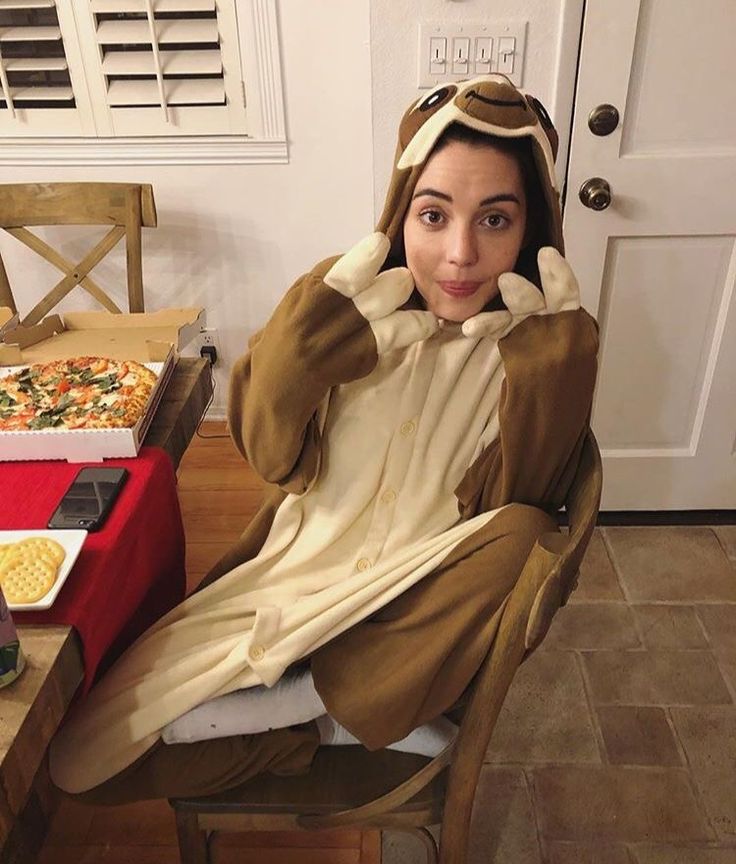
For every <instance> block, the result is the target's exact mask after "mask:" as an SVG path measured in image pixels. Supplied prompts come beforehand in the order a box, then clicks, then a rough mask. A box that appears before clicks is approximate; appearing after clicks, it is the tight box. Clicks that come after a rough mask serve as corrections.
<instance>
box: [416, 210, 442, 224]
mask: <svg viewBox="0 0 736 864" xmlns="http://www.w3.org/2000/svg"><path fill="white" fill-rule="evenodd" d="M419 218H420V219H421V220H422V222H424V224H425V225H439V224H440V223H441V222H442V214H441V213H440V211H439V210H423V211H422V212H421V213H420V214H419Z"/></svg>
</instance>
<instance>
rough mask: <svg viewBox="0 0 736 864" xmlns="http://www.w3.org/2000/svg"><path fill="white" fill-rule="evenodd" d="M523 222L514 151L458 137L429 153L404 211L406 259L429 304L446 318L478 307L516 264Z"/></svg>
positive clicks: (470, 312) (463, 315) (454, 318)
mask: <svg viewBox="0 0 736 864" xmlns="http://www.w3.org/2000/svg"><path fill="white" fill-rule="evenodd" d="M525 228H526V197H525V195H524V181H523V178H522V174H521V168H520V166H519V163H518V161H517V159H516V158H515V157H514V156H512V155H510V154H508V153H504V152H503V151H501V150H497V149H496V148H495V147H493V146H491V145H488V146H482V147H478V146H473V145H470V144H467V143H465V142H460V141H451V142H450V143H449V144H447V145H446V146H445V147H443V148H442V149H441V150H439V152H437V153H435V154H434V155H433V156H431V157H430V159H429V161H428V162H427V164H426V165H425V167H424V171H422V173H421V175H420V176H419V180H418V182H417V185H416V188H415V190H414V196H413V198H412V200H411V204H410V206H409V209H408V211H407V214H406V216H405V218H404V248H405V252H406V266H407V267H408V268H409V270H410V271H411V273H412V275H413V277H414V282H415V283H416V286H417V289H418V291H419V293H420V294H421V295H422V297H423V298H424V301H425V303H426V306H427V308H428V309H429V310H430V311H432V312H434V314H435V315H436V316H437V317H438V318H444V319H445V320H448V321H465V319H466V318H470V317H471V316H473V315H475V314H477V313H478V312H480V311H481V310H482V309H483V307H484V306H485V305H486V303H488V301H489V300H491V298H493V297H494V296H495V295H496V294H497V293H498V277H499V276H500V275H501V273H506V272H507V271H509V270H513V268H514V265H515V264H516V259H517V257H518V255H519V252H520V250H521V244H522V241H523V239H524V232H525Z"/></svg>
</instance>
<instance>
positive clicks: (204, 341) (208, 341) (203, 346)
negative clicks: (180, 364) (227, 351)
mask: <svg viewBox="0 0 736 864" xmlns="http://www.w3.org/2000/svg"><path fill="white" fill-rule="evenodd" d="M219 355H220V340H219V336H218V333H217V330H216V329H215V328H214V327H203V328H202V329H201V330H200V331H199V356H200V357H209V360H210V363H211V365H212V366H214V365H215V363H217V358H218V357H219Z"/></svg>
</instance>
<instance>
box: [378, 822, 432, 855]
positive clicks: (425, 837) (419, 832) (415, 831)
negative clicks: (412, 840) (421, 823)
mask: <svg viewBox="0 0 736 864" xmlns="http://www.w3.org/2000/svg"><path fill="white" fill-rule="evenodd" d="M389 830H391V831H401V833H402V834H410V835H411V836H412V837H416V839H417V840H419V842H420V843H421V844H422V846H423V847H424V850H425V852H426V853H427V864H439V860H440V855H439V849H438V848H437V843H436V841H435V839H434V836H433V835H432V832H431V831H430V830H429V829H427V828H403V827H402V828H399V827H397V826H395V825H392V826H391V828H390V829H389Z"/></svg>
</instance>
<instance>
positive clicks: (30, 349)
mask: <svg viewBox="0 0 736 864" xmlns="http://www.w3.org/2000/svg"><path fill="white" fill-rule="evenodd" d="M204 322H205V311H204V309H202V308H201V307H190V308H183V309H160V310H158V311H157V312H131V313H125V314H121V315H117V314H114V313H112V312H67V313H66V314H65V315H64V317H63V318H62V317H61V316H59V315H49V316H48V317H47V318H44V320H43V321H41V322H40V323H39V324H35V325H33V326H31V327H15V328H13V329H12V330H10V331H9V332H6V333H4V334H3V340H4V342H3V343H0V366H13V365H19V364H21V363H43V362H46V361H48V360H64V359H67V358H69V357H80V356H84V355H89V356H93V357H112V358H113V359H115V360H139V361H140V362H143V363H145V362H147V361H162V360H165V359H166V357H167V356H168V355H169V354H170V353H171V352H172V351H174V352H176V351H179V350H180V349H181V348H183V347H184V346H185V345H186V344H187V343H189V342H190V341H191V340H192V339H193V338H194V337H195V336H196V335H197V334H198V333H199V331H200V330H201V329H202V327H203V326H204Z"/></svg>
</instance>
